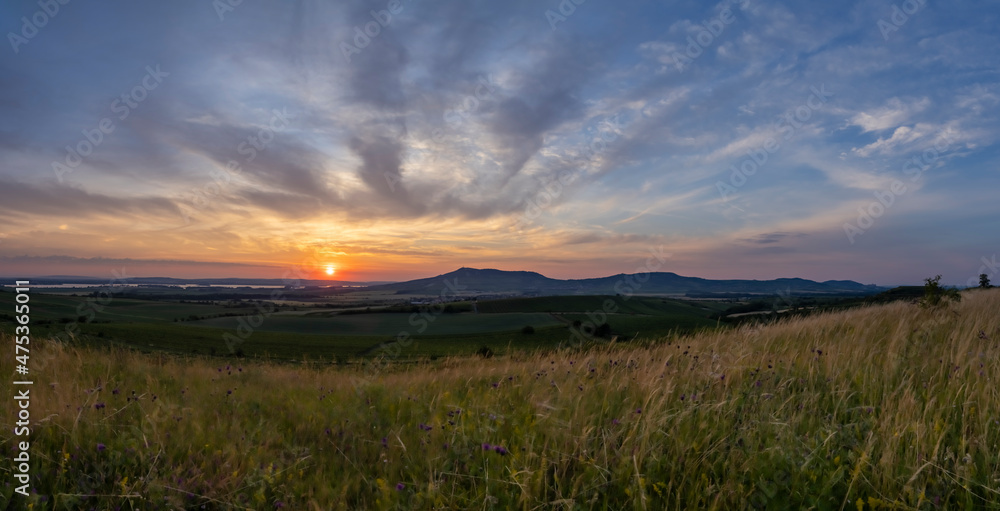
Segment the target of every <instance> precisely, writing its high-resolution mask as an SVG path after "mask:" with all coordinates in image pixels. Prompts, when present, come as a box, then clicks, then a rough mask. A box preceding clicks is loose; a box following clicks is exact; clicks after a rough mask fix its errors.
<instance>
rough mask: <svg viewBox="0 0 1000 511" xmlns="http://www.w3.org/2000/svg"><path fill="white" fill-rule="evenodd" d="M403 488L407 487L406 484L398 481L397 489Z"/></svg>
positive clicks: (401, 489)
mask: <svg viewBox="0 0 1000 511" xmlns="http://www.w3.org/2000/svg"><path fill="white" fill-rule="evenodd" d="M403 488H406V485H405V484H403V483H396V491H403Z"/></svg>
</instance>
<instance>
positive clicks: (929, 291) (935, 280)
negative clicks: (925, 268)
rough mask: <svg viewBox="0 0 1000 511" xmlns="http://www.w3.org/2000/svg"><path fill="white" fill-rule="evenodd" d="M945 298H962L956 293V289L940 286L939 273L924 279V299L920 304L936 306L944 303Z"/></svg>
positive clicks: (955, 299) (954, 299) (958, 299)
mask: <svg viewBox="0 0 1000 511" xmlns="http://www.w3.org/2000/svg"><path fill="white" fill-rule="evenodd" d="M945 300H952V301H956V302H959V301H961V300H962V295H960V294H958V290H957V289H953V288H944V287H941V276H940V275H937V276H935V277H932V278H926V279H924V299H923V300H922V302H921V305H923V306H924V307H937V306H939V305H944V302H945Z"/></svg>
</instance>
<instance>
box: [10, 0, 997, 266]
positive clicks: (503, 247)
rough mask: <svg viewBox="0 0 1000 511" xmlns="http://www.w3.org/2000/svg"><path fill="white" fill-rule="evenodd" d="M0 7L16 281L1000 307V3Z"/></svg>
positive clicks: (228, 2) (56, 0)
mask: <svg viewBox="0 0 1000 511" xmlns="http://www.w3.org/2000/svg"><path fill="white" fill-rule="evenodd" d="M577 1H578V0H576V1H574V0H562V1H561V2H560V1H556V0H545V1H538V0H532V1H516V0H512V1H505V2H496V1H491V2H486V1H479V0H475V1H468V2H435V1H432V0H398V1H397V0H370V1H367V2H360V1H320V0H286V1H282V2H265V1H263V0H242V1H239V0H199V1H178V2H127V1H122V0H118V1H109V2H100V3H99V5H95V4H94V3H88V2H81V1H79V0H42V1H18V2H4V3H3V4H2V6H0V33H2V34H4V35H5V37H4V42H5V45H4V46H3V47H0V276H5V277H30V276H41V275H91V276H97V277H101V276H107V277H108V278H109V279H112V278H113V277H114V275H115V273H116V272H117V273H118V274H125V275H129V276H172V277H188V278H194V277H261V278H282V277H283V276H284V275H287V274H288V273H289V271H298V272H300V274H301V272H302V271H305V272H306V274H307V275H309V276H311V277H316V278H320V277H324V276H326V275H327V269H328V268H329V269H332V270H333V271H334V273H333V275H334V277H331V278H337V279H342V280H354V281H373V280H406V279H411V278H421V277H427V276H433V275H437V274H441V273H445V272H448V271H451V270H454V269H457V268H459V267H476V268H498V269H504V270H531V271H537V272H539V273H542V274H544V275H546V276H549V277H553V278H586V277H600V276H607V275H613V274H618V273H634V272H637V271H643V268H644V267H645V266H646V261H648V260H649V257H650V254H654V253H655V254H660V255H664V254H666V255H665V256H664V257H665V259H664V263H663V264H662V265H660V266H658V267H657V268H656V269H658V270H659V271H672V272H675V273H679V274H681V275H688V276H697V277H705V278H747V279H771V278H779V277H801V278H808V279H813V280H819V281H823V280H830V279H837V280H840V279H845V280H846V279H850V280H856V281H858V282H861V283H865V284H879V285H897V284H920V283H922V280H923V279H924V278H926V277H930V276H933V275H936V274H941V275H943V279H942V282H944V283H947V284H952V285H965V284H967V283H970V282H971V281H972V280H978V275H979V274H980V273H986V274H987V275H989V276H991V277H992V280H993V281H994V282H1000V267H998V266H997V264H996V261H997V254H998V253H1000V235H998V234H1000V229H998V227H1000V200H998V195H1000V154H998V150H997V145H996V142H997V139H998V136H1000V115H998V107H1000V55H998V53H1000V52H998V51H997V50H998V49H1000V32H998V31H997V29H996V27H998V26H1000V3H998V2H996V1H965V0H958V1H952V2H940V1H934V0H907V1H905V2H901V1H880V0H874V1H858V2H849V1H845V2H812V1H809V2H807V1H763V0H747V1H742V0H734V1H730V0H726V1H723V2H721V3H717V4H715V3H712V2H696V1H667V2H638V1H627V0H625V1H621V0H619V1H615V2H610V1H601V0H586V1H582V2H580V3H579V4H577Z"/></svg>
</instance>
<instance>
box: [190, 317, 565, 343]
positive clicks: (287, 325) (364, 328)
mask: <svg viewBox="0 0 1000 511" xmlns="http://www.w3.org/2000/svg"><path fill="white" fill-rule="evenodd" d="M239 323H240V319H239V318H236V317H223V318H212V319H205V320H201V321H192V322H189V323H188V324H190V325H192V326H203V327H213V328H222V329H229V330H235V329H236V328H237V327H238V326H239ZM559 324H561V323H560V322H559V321H557V320H556V319H555V318H553V317H552V316H551V315H549V314H544V313H526V314H521V313H507V314H469V313H462V314H436V315H435V314H433V313H431V312H428V313H427V314H426V315H420V314H419V313H410V314H404V313H372V314H350V315H334V316H328V317H315V316H313V315H306V316H301V317H299V316H271V317H268V318H266V319H265V320H264V322H263V323H262V324H261V326H260V327H259V328H257V329H256V330H259V331H262V332H290V333H302V334H322V335H374V336H390V337H391V336H395V335H397V334H399V333H401V332H409V333H410V335H452V334H480V333H486V332H503V331H511V330H520V329H521V328H523V327H525V326H533V327H535V328H538V327H543V326H553V325H559Z"/></svg>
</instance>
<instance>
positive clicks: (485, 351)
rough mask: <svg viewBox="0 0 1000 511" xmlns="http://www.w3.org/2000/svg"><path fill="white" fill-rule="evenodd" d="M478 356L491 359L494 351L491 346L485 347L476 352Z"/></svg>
mask: <svg viewBox="0 0 1000 511" xmlns="http://www.w3.org/2000/svg"><path fill="white" fill-rule="evenodd" d="M476 355H479V356H480V357H483V358H490V357H492V356H493V350H492V349H490V347H489V346H483V347H482V348H479V349H478V350H476Z"/></svg>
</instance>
